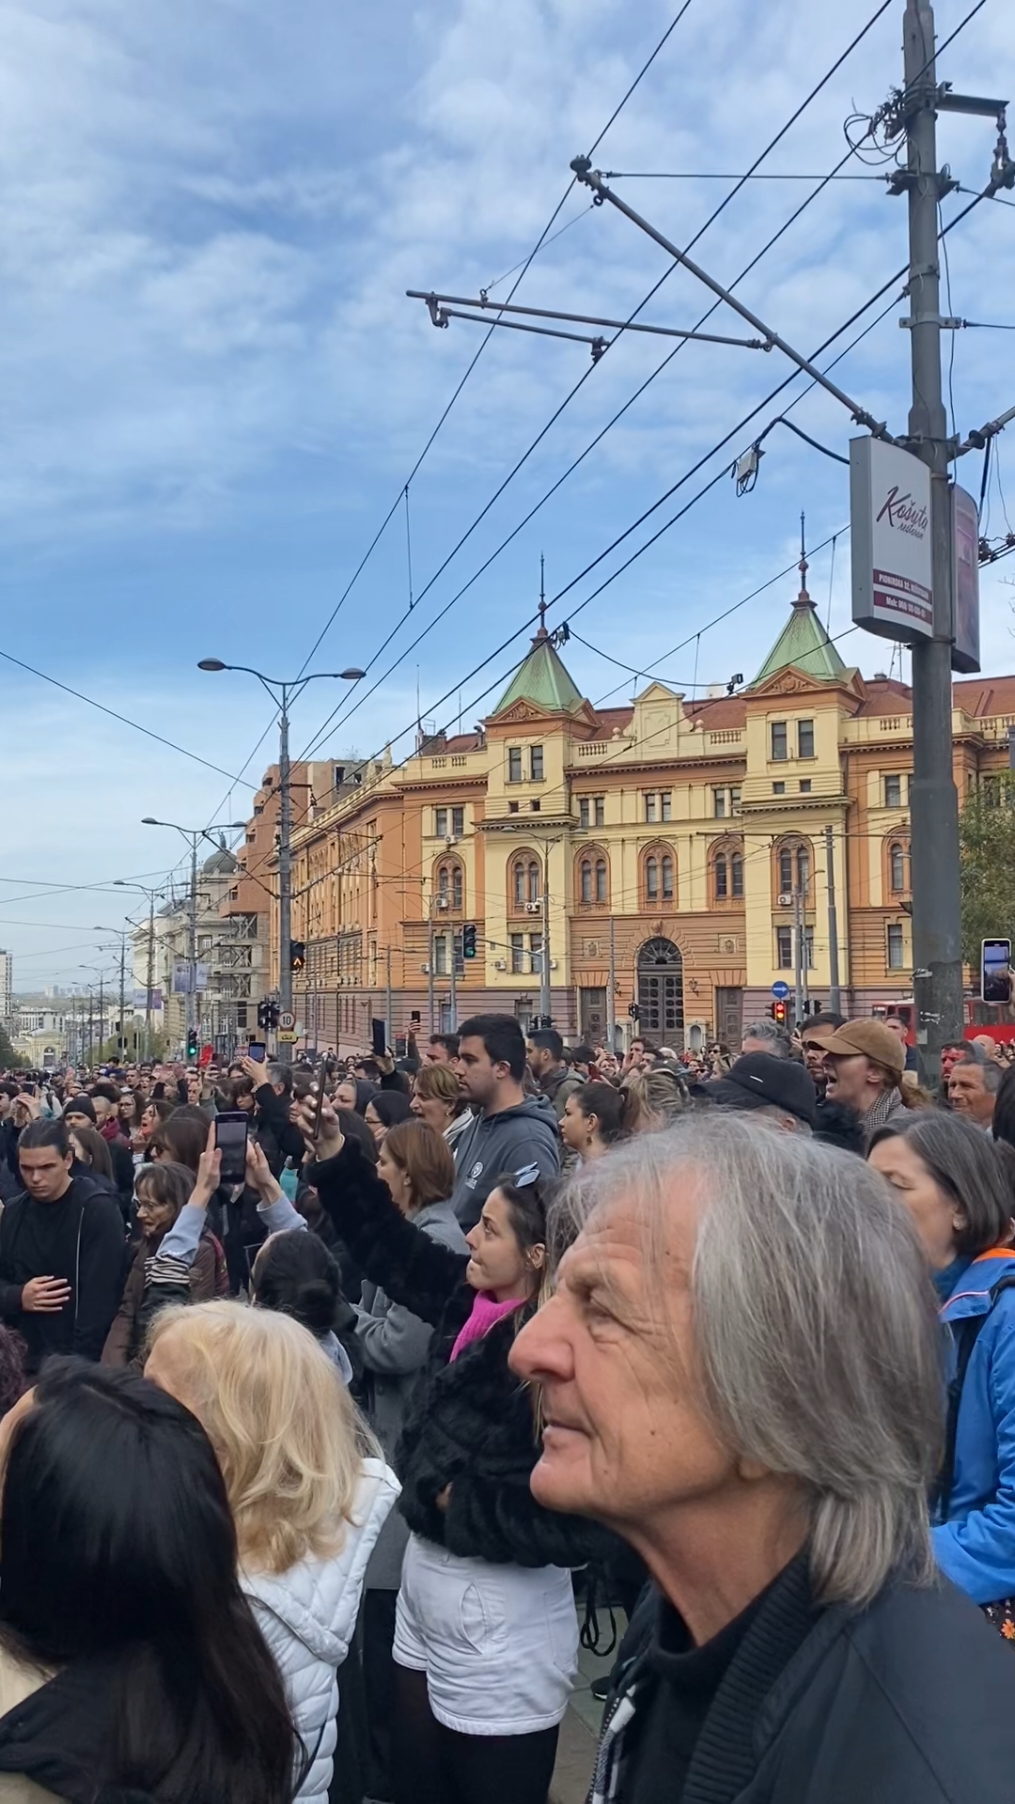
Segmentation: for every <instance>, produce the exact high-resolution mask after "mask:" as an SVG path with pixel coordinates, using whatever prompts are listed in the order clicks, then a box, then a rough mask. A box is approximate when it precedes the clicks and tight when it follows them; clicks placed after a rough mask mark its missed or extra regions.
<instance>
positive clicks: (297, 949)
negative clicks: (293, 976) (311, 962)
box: [289, 940, 307, 971]
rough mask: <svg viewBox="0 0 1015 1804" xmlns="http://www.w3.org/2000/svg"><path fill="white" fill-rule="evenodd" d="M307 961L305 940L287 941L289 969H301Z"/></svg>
mask: <svg viewBox="0 0 1015 1804" xmlns="http://www.w3.org/2000/svg"><path fill="white" fill-rule="evenodd" d="M306 962H307V946H306V941H305V940H290V941H289V969H290V971H302V970H303V967H304V965H305V964H306Z"/></svg>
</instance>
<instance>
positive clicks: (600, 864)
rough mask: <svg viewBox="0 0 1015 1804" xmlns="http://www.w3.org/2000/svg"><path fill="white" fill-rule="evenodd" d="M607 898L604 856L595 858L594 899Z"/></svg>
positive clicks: (603, 899) (604, 899)
mask: <svg viewBox="0 0 1015 1804" xmlns="http://www.w3.org/2000/svg"><path fill="white" fill-rule="evenodd" d="M606 900H607V876H606V860H605V858H597V859H596V901H597V902H605V901H606Z"/></svg>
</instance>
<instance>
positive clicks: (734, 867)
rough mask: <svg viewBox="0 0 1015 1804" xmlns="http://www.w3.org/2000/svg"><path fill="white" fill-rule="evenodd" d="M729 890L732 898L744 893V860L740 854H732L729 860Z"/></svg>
mask: <svg viewBox="0 0 1015 1804" xmlns="http://www.w3.org/2000/svg"><path fill="white" fill-rule="evenodd" d="M730 877H731V882H730V888H731V891H732V893H733V895H734V896H742V895H743V893H744V860H743V856H742V854H741V853H740V852H734V854H733V856H732V858H731V859H730Z"/></svg>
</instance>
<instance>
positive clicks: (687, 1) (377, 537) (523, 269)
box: [209, 0, 692, 820]
mask: <svg viewBox="0 0 1015 1804" xmlns="http://www.w3.org/2000/svg"><path fill="white" fill-rule="evenodd" d="M691 4H692V0H683V4H682V6H681V7H680V9H679V11H678V12H677V14H676V16H675V17H674V18H673V19H672V20H671V22H670V24H669V25H668V26H667V28H666V30H665V31H664V32H663V35H662V37H661V38H660V39H659V41H658V43H657V44H656V46H655V48H654V49H653V50H652V51H651V53H650V54H649V56H648V57H647V58H646V60H645V62H644V63H643V64H642V66H641V68H640V70H639V71H638V74H637V75H636V76H635V79H634V81H633V82H632V83H631V85H630V87H629V88H628V89H627V91H626V93H625V94H624V96H623V98H622V99H621V100H620V102H619V103H618V105H617V106H616V107H614V109H613V112H612V113H611V114H610V117H609V119H608V120H607V122H606V124H605V125H604V126H603V129H602V131H600V132H599V134H598V136H597V137H596V138H595V140H594V142H593V145H592V150H596V149H597V148H598V146H599V145H600V144H601V143H602V141H603V139H604V137H605V136H606V133H607V132H608V131H609V129H610V127H611V126H612V125H613V124H614V123H615V122H616V120H617V119H618V118H619V116H620V114H621V112H622V111H623V109H624V107H625V106H626V105H627V102H628V101H629V100H630V98H631V95H632V94H633V93H634V91H635V89H636V88H637V87H638V85H639V83H640V82H641V80H642V78H643V77H644V76H645V74H646V73H647V71H648V70H649V69H650V68H651V66H652V64H653V63H654V62H655V59H656V57H657V56H658V55H659V52H660V51H661V50H662V48H663V46H664V45H665V44H666V43H667V41H668V40H669V38H670V37H671V35H672V33H673V32H674V31H675V29H676V27H677V26H678V25H679V24H680V21H681V20H682V19H683V17H684V15H685V13H686V12H687V10H688V8H689V7H690V6H691ZM590 155H591V151H590ZM575 185H576V184H575V180H574V178H573V177H572V179H571V181H570V182H569V183H568V185H567V187H566V188H565V190H564V193H563V194H562V195H561V197H560V200H559V201H558V202H557V205H556V206H555V207H554V209H553V212H552V213H551V215H550V217H549V219H548V220H547V222H546V225H545V226H544V227H543V230H542V231H541V233H540V234H539V237H538V239H537V241H536V243H535V244H534V246H533V248H532V250H531V251H530V252H529V255H528V256H527V257H526V259H525V261H524V263H522V264H521V265H516V268H518V269H519V271H520V273H519V275H518V279H517V281H516V282H515V283H514V284H513V285H512V287H511V289H510V291H509V293H508V296H507V299H508V300H509V301H510V300H511V299H512V297H513V296H514V295H515V294H516V293H517V290H518V288H519V286H520V284H521V283H522V282H523V281H524V279H525V276H526V274H527V272H528V269H529V267H530V265H531V263H532V261H533V258H534V257H536V256H537V255H538V253H539V251H540V250H541V249H542V248H543V247H544V245H545V244H546V242H547V238H548V234H549V233H550V232H551V231H552V228H553V226H554V224H555V223H556V221H557V219H558V218H559V216H560V212H561V209H562V208H563V207H564V206H565V204H566V202H567V199H568V196H569V195H570V194H571V192H572V190H573V188H574V187H575ZM511 273H513V272H511ZM504 279H505V278H503V277H502V278H501V280H504ZM495 329H496V327H495V325H494V324H493V323H492V322H491V325H490V327H489V329H488V331H487V333H486V335H485V337H484V338H483V339H482V340H481V341H480V344H479V348H478V349H477V351H476V353H475V355H474V356H473V357H472V358H471V360H470V362H469V364H468V365H467V367H466V370H465V373H464V375H463V376H462V378H461V380H460V381H459V382H458V384H457V385H456V387H455V389H454V391H453V393H452V395H451V398H450V400H449V401H448V403H447V405H446V406H445V408H444V409H443V411H442V413H441V415H440V417H439V419H438V420H437V423H436V425H435V426H434V428H433V431H432V432H431V433H430V436H429V437H428V439H427V441H426V443H425V445H424V446H423V449H422V451H421V452H420V454H419V456H418V457H417V459H416V461H415V463H414V464H413V466H412V469H411V470H410V472H409V474H408V476H407V477H406V479H405V481H404V482H403V484H402V486H401V488H400V489H399V491H398V494H397V495H396V496H395V498H394V500H393V501H392V504H391V506H390V507H389V509H388V511H387V513H386V514H385V516H384V519H383V520H382V521H381V524H380V526H379V527H378V529H377V531H376V533H375V534H374V537H373V539H372V540H371V542H370V544H369V546H368V547H367V550H366V552H365V553H364V555H363V557H362V558H361V559H360V562H359V564H358V565H357V566H356V569H355V570H354V571H353V574H352V576H351V577H350V579H349V582H348V583H347V584H346V586H345V589H344V590H343V591H342V594H341V595H340V596H339V599H338V601H337V603H336V605H335V607H334V608H333V609H332V611H331V613H330V615H329V616H328V619H327V621H326V622H325V624H324V626H323V628H322V629H321V631H320V632H319V633H318V635H317V638H316V639H315V640H314V643H313V645H312V646H311V648H310V650H309V652H308V653H307V655H306V657H305V658H304V660H303V664H302V666H301V667H300V671H299V675H300V676H302V675H303V672H304V671H305V670H306V668H307V665H308V664H309V663H310V660H311V658H312V657H313V656H314V653H315V652H316V651H317V649H318V647H319V646H320V645H321V643H322V641H323V640H324V638H325V636H326V634H327V633H328V632H329V631H330V629H331V627H332V625H333V623H334V621H335V619H336V618H337V615H338V613H339V610H340V609H341V608H342V606H343V605H344V603H345V601H346V600H347V599H348V597H349V595H350V594H351V592H352V589H353V587H354V586H355V584H356V582H357V581H358V580H359V577H360V576H361V575H362V573H363V571H364V569H365V568H366V565H367V563H368V562H369V560H370V558H371V557H372V555H373V553H374V551H375V550H376V548H377V546H378V544H379V543H380V541H381V539H382V537H383V535H384V533H385V531H386V530H387V527H388V526H389V524H390V522H391V520H392V519H393V518H394V515H395V514H396V513H397V511H398V508H399V506H400V504H401V502H402V498H403V495H405V494H407V493H408V488H409V484H410V483H411V482H412V481H413V479H414V478H415V477H416V475H417V474H418V473H419V470H420V468H421V467H422V464H423V462H424V459H425V458H426V457H427V456H428V454H429V452H430V450H431V448H432V446H433V444H434V442H435V440H436V438H437V436H438V434H439V433H440V431H441V429H442V427H443V426H444V423H445V421H446V420H447V418H448V415H449V414H450V413H451V410H452V408H453V407H454V405H455V403H456V401H457V400H458V397H459V395H460V394H461V392H462V390H463V388H464V387H465V385H466V383H467V382H468V380H469V377H470V376H471V375H472V372H473V370H474V369H475V368H476V365H477V363H478V362H479V359H480V357H481V356H482V354H483V352H484V350H485V349H486V346H487V345H488V343H489V342H490V336H491V333H492V332H493V331H495ZM424 593H425V591H424ZM419 599H420V598H419V597H417V598H416V600H417V601H418V600H419ZM381 650H383V646H382V647H381ZM376 656H380V652H378V653H377V654H376ZM274 723H275V716H272V719H271V720H270V721H269V722H268V724H267V725H266V727H265V729H264V731H263V733H262V734H261V736H260V738H259V739H258V741H257V744H256V745H255V746H254V748H253V750H252V751H251V752H250V754H249V756H248V757H247V758H246V760H245V761H244V763H243V765H242V766H241V771H243V772H245V771H246V770H247V768H248V766H249V765H250V763H251V762H252V760H253V759H254V758H255V757H256V756H257V753H258V752H259V750H260V748H261V746H262V745H263V744H264V741H265V740H266V738H267V737H268V734H269V733H270V732H271V729H272V727H273V726H274ZM229 794H230V792H229V791H228V790H227V791H226V794H225V796H224V797H223V799H222V801H221V802H220V803H219V804H218V806H217V807H216V808H215V809H213V810H212V813H211V815H210V816H209V819H210V820H214V818H215V815H216V814H217V813H220V812H221V810H222V809H223V808H224V807H225V805H226V803H227V802H228V800H229Z"/></svg>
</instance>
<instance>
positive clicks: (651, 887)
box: [645, 857, 659, 902]
mask: <svg viewBox="0 0 1015 1804" xmlns="http://www.w3.org/2000/svg"><path fill="white" fill-rule="evenodd" d="M645 895H646V898H647V900H648V901H649V902H656V901H658V899H659V860H658V858H655V857H651V858H646V860H645Z"/></svg>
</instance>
